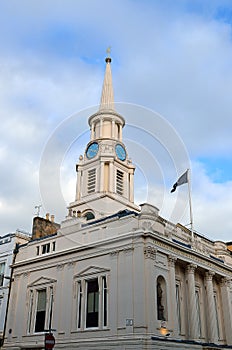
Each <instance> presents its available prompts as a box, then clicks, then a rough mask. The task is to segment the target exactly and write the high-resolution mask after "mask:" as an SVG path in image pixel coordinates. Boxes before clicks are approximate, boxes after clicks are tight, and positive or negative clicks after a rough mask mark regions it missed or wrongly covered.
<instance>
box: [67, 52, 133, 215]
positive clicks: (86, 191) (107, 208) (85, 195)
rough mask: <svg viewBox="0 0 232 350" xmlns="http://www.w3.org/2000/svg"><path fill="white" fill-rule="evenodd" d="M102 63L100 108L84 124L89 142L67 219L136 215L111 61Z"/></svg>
mask: <svg viewBox="0 0 232 350" xmlns="http://www.w3.org/2000/svg"><path fill="white" fill-rule="evenodd" d="M105 61H106V68H105V77H104V82H103V88H102V95H101V101H100V106H99V110H98V112H96V113H94V114H93V115H91V116H90V117H89V120H88V122H89V126H90V131H91V136H90V142H89V143H88V144H87V146H86V150H85V154H84V156H80V158H79V163H78V164H77V165H76V169H77V188H76V198H75V202H73V203H70V206H69V212H70V215H71V216H72V215H73V214H72V213H74V216H75V215H77V213H78V216H84V217H86V218H87V219H92V218H99V217H102V216H107V215H111V214H114V213H116V212H118V211H120V210H124V209H128V210H135V211H139V208H138V207H137V206H136V205H135V204H134V171H135V166H134V165H133V164H132V162H131V160H130V159H129V158H128V154H127V151H126V147H125V145H124V144H123V141H122V129H123V127H124V125H125V120H124V118H123V117H122V116H121V115H120V114H119V113H117V112H116V111H115V107H114V94H113V84H112V74H111V58H110V57H109V56H108V57H107V58H106V60H105Z"/></svg>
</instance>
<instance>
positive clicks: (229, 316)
mask: <svg viewBox="0 0 232 350" xmlns="http://www.w3.org/2000/svg"><path fill="white" fill-rule="evenodd" d="M230 283H231V281H230V279H228V278H226V277H223V278H222V279H221V281H220V288H221V296H222V312H223V319H224V329H225V336H226V343H227V345H231V344H232V332H231V324H232V310H231V300H230Z"/></svg>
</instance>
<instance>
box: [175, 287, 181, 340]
mask: <svg viewBox="0 0 232 350" xmlns="http://www.w3.org/2000/svg"><path fill="white" fill-rule="evenodd" d="M176 312H177V321H178V332H179V334H180V333H181V311H180V286H179V284H177V285H176Z"/></svg>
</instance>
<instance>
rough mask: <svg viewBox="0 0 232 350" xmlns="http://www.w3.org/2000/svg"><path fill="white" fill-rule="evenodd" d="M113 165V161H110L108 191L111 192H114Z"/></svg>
mask: <svg viewBox="0 0 232 350" xmlns="http://www.w3.org/2000/svg"><path fill="white" fill-rule="evenodd" d="M113 184H114V166H113V163H112V162H110V164H109V191H110V192H111V193H112V192H114V186H113Z"/></svg>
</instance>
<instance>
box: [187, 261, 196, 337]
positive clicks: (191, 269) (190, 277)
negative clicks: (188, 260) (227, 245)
mask: <svg viewBox="0 0 232 350" xmlns="http://www.w3.org/2000/svg"><path fill="white" fill-rule="evenodd" d="M196 268H197V265H194V264H189V265H188V266H187V269H186V272H187V281H188V312H189V338H190V339H192V340H196V339H198V335H197V307H196V296H195V276H194V273H195V269H196Z"/></svg>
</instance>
